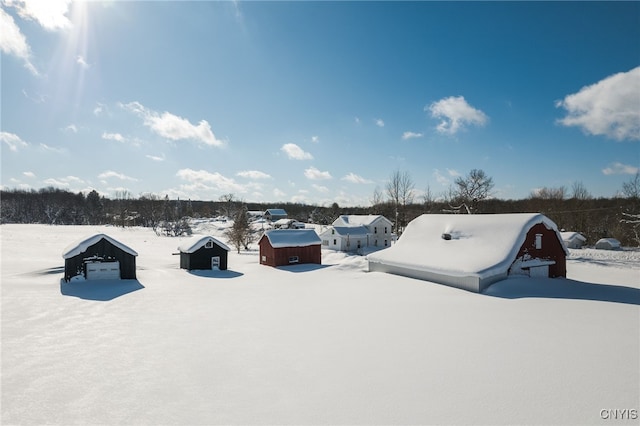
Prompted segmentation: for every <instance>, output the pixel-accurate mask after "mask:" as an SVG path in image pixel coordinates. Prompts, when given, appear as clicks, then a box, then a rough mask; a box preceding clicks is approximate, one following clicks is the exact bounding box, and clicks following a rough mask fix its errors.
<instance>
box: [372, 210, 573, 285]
mask: <svg viewBox="0 0 640 426" xmlns="http://www.w3.org/2000/svg"><path fill="white" fill-rule="evenodd" d="M566 255H567V249H566V247H565V246H564V243H563V241H562V238H561V237H560V234H559V232H558V229H557V227H556V225H555V223H553V221H551V220H550V219H549V218H547V217H546V216H544V215H542V214H529V213H524V214H496V215H426V214H425V215H422V216H420V217H418V218H416V219H414V220H413V221H411V222H410V223H409V225H408V226H407V228H406V230H405V232H404V233H403V234H402V237H401V238H400V239H399V240H398V242H397V243H396V244H395V245H394V246H393V247H390V248H388V249H385V250H381V251H379V252H377V253H373V254H370V255H369V256H368V257H367V259H368V261H369V270H370V271H380V272H388V273H394V274H398V275H404V276H408V277H412V278H418V279H422V280H426V281H432V282H436V283H440V284H445V285H450V286H453V287H458V288H462V289H465V290H470V291H474V292H481V291H482V290H484V289H485V288H486V287H488V286H489V285H491V284H492V283H494V282H496V281H499V280H502V279H505V278H506V277H507V276H509V274H526V275H534V276H538V275H540V274H541V273H544V274H545V275H547V276H551V277H556V276H560V277H562V276H566Z"/></svg>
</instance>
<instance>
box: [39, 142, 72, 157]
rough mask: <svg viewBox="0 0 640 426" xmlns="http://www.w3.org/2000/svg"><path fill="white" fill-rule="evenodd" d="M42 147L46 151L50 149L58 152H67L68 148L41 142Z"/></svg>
mask: <svg viewBox="0 0 640 426" xmlns="http://www.w3.org/2000/svg"><path fill="white" fill-rule="evenodd" d="M40 148H41V149H44V150H45V151H50V152H57V153H58V154H61V153H63V152H66V151H67V150H66V149H64V148H56V147H55V146H49V145H47V144H46V143H41V144H40Z"/></svg>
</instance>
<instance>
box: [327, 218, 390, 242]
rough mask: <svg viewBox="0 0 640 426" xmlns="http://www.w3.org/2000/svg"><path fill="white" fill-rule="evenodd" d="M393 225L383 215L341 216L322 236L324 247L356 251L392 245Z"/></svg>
mask: <svg viewBox="0 0 640 426" xmlns="http://www.w3.org/2000/svg"><path fill="white" fill-rule="evenodd" d="M392 226H393V223H392V222H391V221H390V220H389V219H387V218H386V217H384V216H382V215H341V216H340V217H338V218H337V219H336V220H334V221H333V224H332V226H331V227H329V228H328V229H326V230H325V231H323V232H322V233H321V234H320V239H321V240H322V246H323V247H324V248H329V249H332V250H340V251H356V250H359V249H361V248H363V247H369V246H374V247H388V246H389V245H391V239H392V232H391V230H392Z"/></svg>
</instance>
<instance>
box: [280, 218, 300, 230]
mask: <svg viewBox="0 0 640 426" xmlns="http://www.w3.org/2000/svg"><path fill="white" fill-rule="evenodd" d="M273 227H274V228H275V229H304V228H305V224H304V223H302V222H298V221H297V220H295V219H278V220H276V221H275V222H273Z"/></svg>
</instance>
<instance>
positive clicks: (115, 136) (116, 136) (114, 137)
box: [102, 132, 124, 142]
mask: <svg viewBox="0 0 640 426" xmlns="http://www.w3.org/2000/svg"><path fill="white" fill-rule="evenodd" d="M102 139H105V140H108V141H116V142H124V136H122V135H121V134H120V133H107V132H104V133H102Z"/></svg>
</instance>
